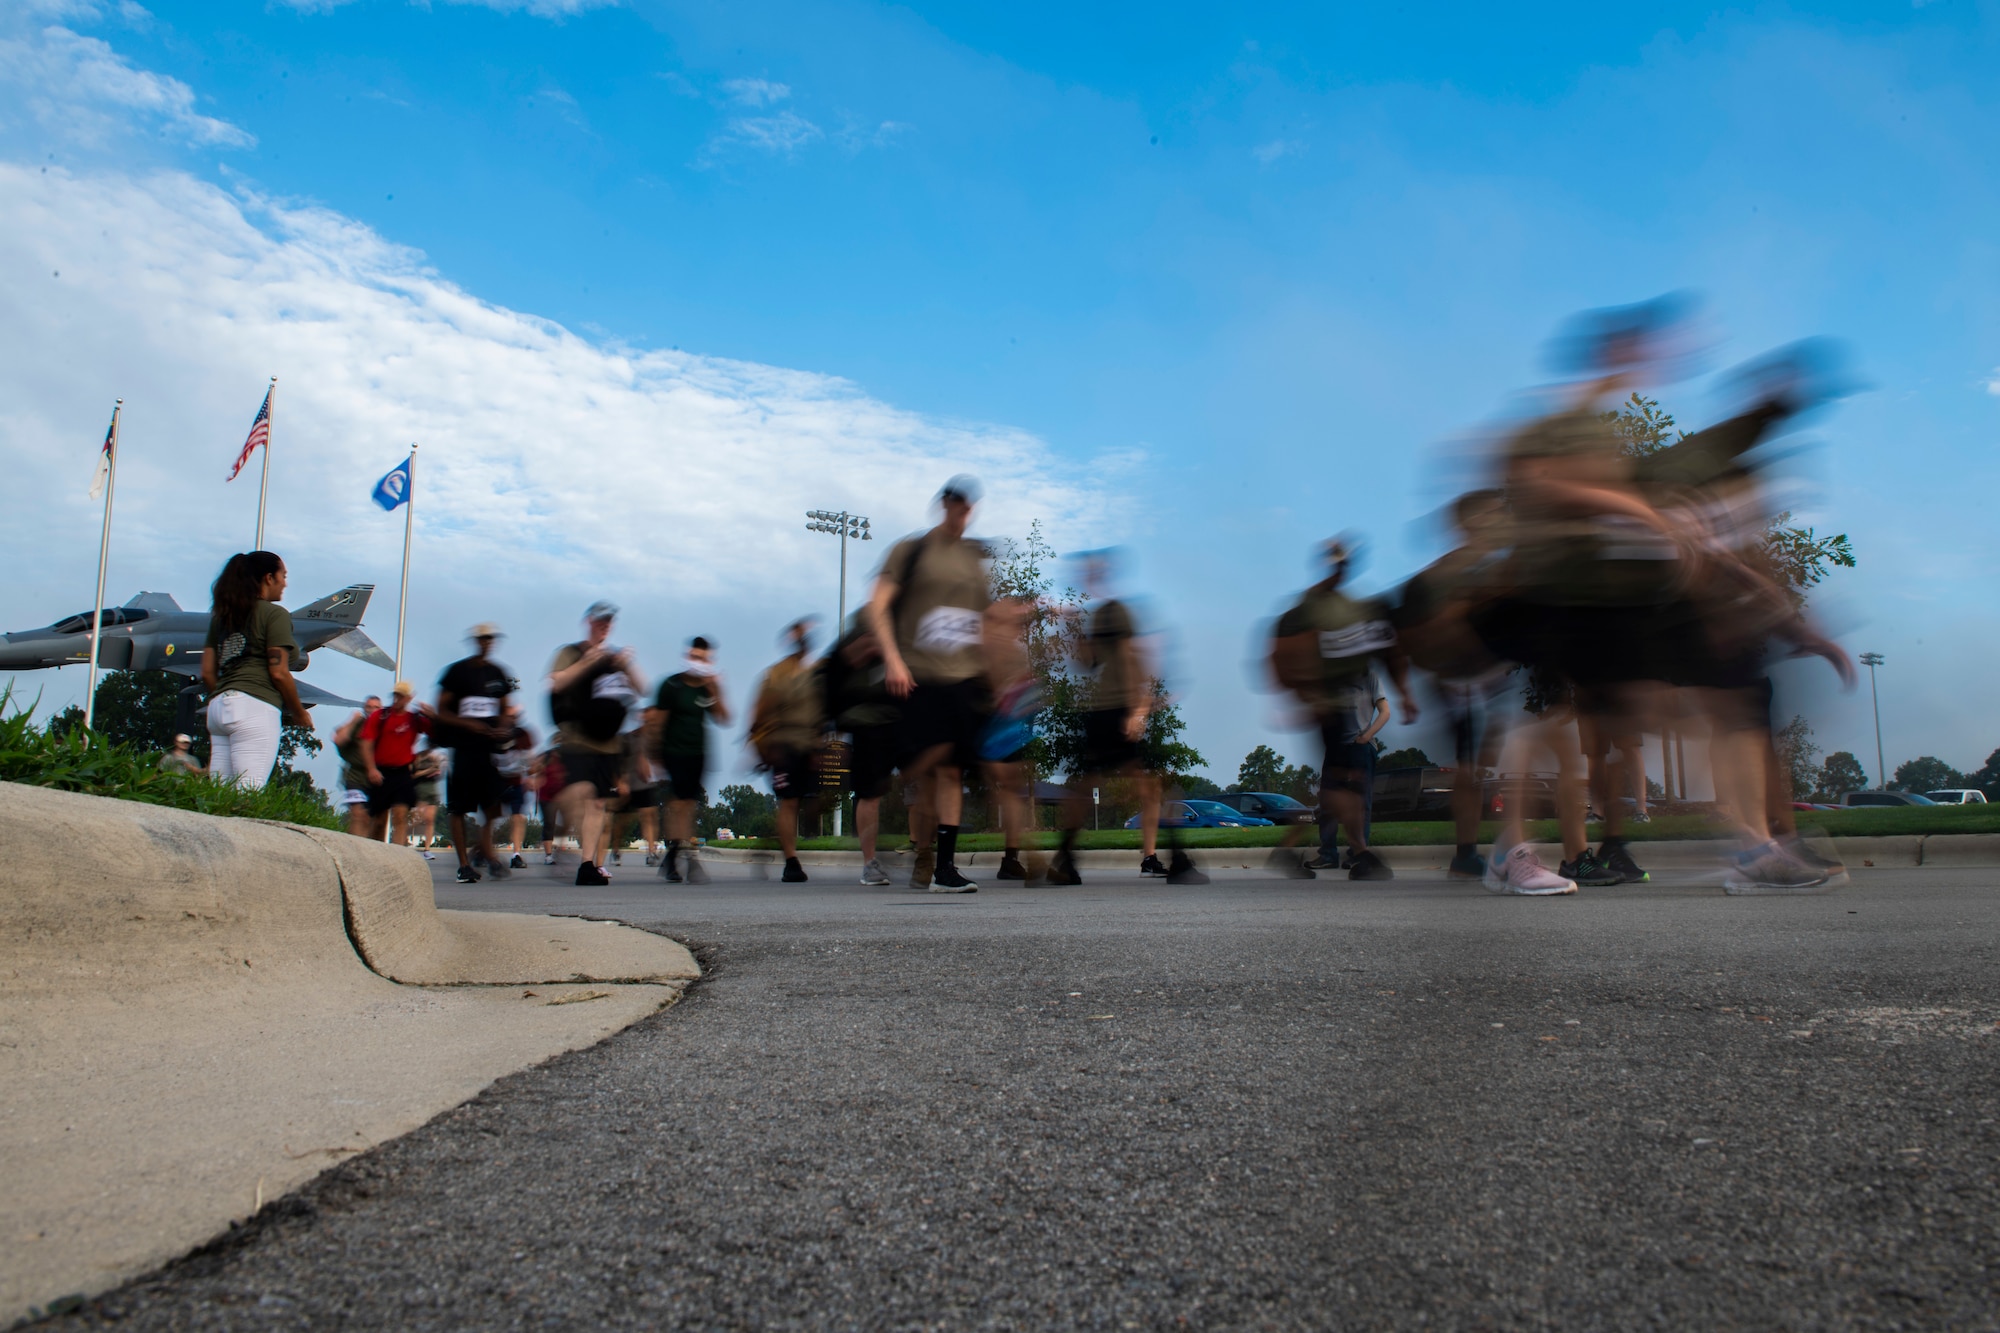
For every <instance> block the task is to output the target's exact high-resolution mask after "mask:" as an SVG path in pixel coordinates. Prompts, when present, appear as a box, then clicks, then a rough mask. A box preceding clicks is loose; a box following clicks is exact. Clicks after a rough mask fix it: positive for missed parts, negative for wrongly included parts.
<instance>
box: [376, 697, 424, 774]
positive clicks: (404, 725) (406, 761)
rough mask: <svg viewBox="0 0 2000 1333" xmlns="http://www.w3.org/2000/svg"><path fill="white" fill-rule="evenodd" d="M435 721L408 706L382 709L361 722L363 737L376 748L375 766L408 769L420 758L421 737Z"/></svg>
mask: <svg viewBox="0 0 2000 1333" xmlns="http://www.w3.org/2000/svg"><path fill="white" fill-rule="evenodd" d="M430 729H431V720H430V719H429V718H427V717H425V716H424V715H423V714H422V713H419V712H415V711H413V710H411V709H408V708H378V709H376V710H375V711H374V712H373V713H370V714H369V715H368V720H367V721H366V722H363V723H362V724H361V739H362V740H364V741H367V742H369V743H370V744H372V745H373V746H374V747H375V767H377V768H407V767H408V766H409V765H410V764H411V763H412V762H413V761H414V760H415V759H416V757H417V737H419V736H427V735H429V734H430Z"/></svg>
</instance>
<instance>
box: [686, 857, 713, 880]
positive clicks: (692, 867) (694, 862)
mask: <svg viewBox="0 0 2000 1333" xmlns="http://www.w3.org/2000/svg"><path fill="white" fill-rule="evenodd" d="M686 859H687V882H688V883H690V884H706V883H708V867H707V866H705V865H703V864H702V863H701V858H700V857H699V856H696V855H695V854H694V853H692V852H690V853H688V854H687V858H686Z"/></svg>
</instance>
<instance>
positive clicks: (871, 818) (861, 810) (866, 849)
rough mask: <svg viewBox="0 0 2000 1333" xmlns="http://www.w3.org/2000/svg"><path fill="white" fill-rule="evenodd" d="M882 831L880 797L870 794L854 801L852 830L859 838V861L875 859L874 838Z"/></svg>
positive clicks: (864, 861) (865, 862)
mask: <svg viewBox="0 0 2000 1333" xmlns="http://www.w3.org/2000/svg"><path fill="white" fill-rule="evenodd" d="M881 831H882V798H881V797H879V796H871V797H869V798H868V799H866V800H861V799H859V798H857V799H856V800H855V802H854V832H855V834H856V836H858V837H859V838H860V839H861V861H862V864H864V865H866V864H867V863H868V862H870V861H873V860H874V859H875V839H876V837H877V835H878V834H880V833H881Z"/></svg>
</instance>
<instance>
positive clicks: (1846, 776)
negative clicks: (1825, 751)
mask: <svg viewBox="0 0 2000 1333" xmlns="http://www.w3.org/2000/svg"><path fill="white" fill-rule="evenodd" d="M1814 786H1815V789H1816V790H1817V791H1819V792H1820V793H1821V794H1822V795H1826V796H1834V797H1840V796H1845V795H1846V794H1847V793H1849V792H1851V791H1864V790H1866V789H1867V787H1868V771H1867V770H1866V769H1864V768H1862V767H1861V761H1860V760H1859V759H1856V758H1855V757H1854V755H1853V753H1852V752H1850V751H1847V750H1835V751H1834V752H1833V753H1832V754H1830V755H1828V756H1827V757H1826V762H1825V763H1823V764H1821V765H1820V769H1819V780H1818V781H1817V782H1816V783H1815V784H1814Z"/></svg>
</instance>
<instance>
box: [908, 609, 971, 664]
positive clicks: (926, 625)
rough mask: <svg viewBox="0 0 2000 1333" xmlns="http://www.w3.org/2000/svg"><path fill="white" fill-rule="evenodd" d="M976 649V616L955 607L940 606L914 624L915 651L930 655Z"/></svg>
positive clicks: (926, 613)
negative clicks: (915, 631) (924, 651)
mask: <svg viewBox="0 0 2000 1333" xmlns="http://www.w3.org/2000/svg"><path fill="white" fill-rule="evenodd" d="M978 646H979V613H978V612H977V611H967V610H966V609H965V608H963V607H958V606H939V607H934V608H932V609H931V610H929V611H926V612H924V616H923V619H921V620H919V621H918V622H917V647H919V648H923V649H926V650H927V651H930V652H933V653H955V652H957V651H959V650H960V649H962V648H976V647H978Z"/></svg>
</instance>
